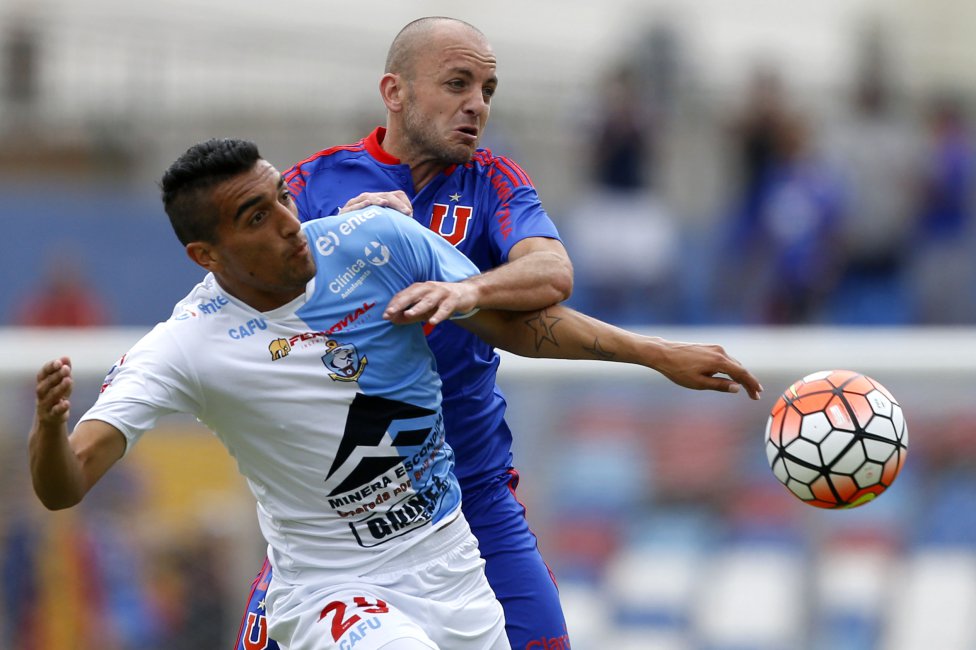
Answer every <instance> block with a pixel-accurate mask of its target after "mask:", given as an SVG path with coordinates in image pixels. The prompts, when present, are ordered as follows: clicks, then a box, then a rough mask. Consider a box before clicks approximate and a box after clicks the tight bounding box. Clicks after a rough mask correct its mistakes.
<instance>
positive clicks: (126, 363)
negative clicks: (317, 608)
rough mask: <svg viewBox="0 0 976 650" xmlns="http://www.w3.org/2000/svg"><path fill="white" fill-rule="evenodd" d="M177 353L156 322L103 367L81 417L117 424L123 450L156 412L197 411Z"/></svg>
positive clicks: (148, 426)
mask: <svg viewBox="0 0 976 650" xmlns="http://www.w3.org/2000/svg"><path fill="white" fill-rule="evenodd" d="M182 358H183V355H182V353H181V351H180V350H179V349H178V348H177V347H176V346H175V345H174V343H173V342H172V339H171V337H170V335H169V334H168V333H167V331H166V324H165V323H163V324H160V325H157V326H156V328H155V329H154V330H153V331H152V332H150V333H149V334H147V335H146V336H145V337H143V338H142V339H141V340H140V341H139V342H138V343H136V344H135V345H134V346H133V347H132V349H130V350H129V351H128V352H127V353H126V354H125V355H123V356H122V358H121V359H120V360H119V361H118V362H117V363H116V364H115V365H114V366H113V367H112V369H111V370H109V373H108V375H107V376H106V377H105V381H104V382H103V384H102V389H101V393H100V394H99V396H98V399H97V400H96V401H95V404H94V405H93V406H92V407H91V408H90V409H89V410H88V412H87V413H85V414H84V415H83V416H82V417H81V421H84V420H101V421H103V422H107V423H109V424H111V425H112V426H114V427H115V428H117V429H118V430H119V431H121V432H122V435H124V436H125V439H126V454H128V453H129V450H130V449H131V448H132V446H133V445H134V444H135V443H136V441H137V440H138V439H139V438H140V437H142V435H143V434H144V433H145V432H147V431H149V430H150V429H152V428H154V427H155V426H156V423H157V421H158V420H159V418H161V417H162V416H164V415H168V414H170V413H198V412H199V410H200V408H199V407H200V403H199V399H198V398H196V397H194V393H195V392H196V391H195V390H193V388H192V386H193V384H194V382H193V381H191V380H190V379H189V378H188V376H187V373H186V370H185V368H186V366H185V365H184V364H182V363H180V360H181V359H182Z"/></svg>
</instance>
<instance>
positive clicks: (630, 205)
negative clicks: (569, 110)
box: [561, 65, 678, 323]
mask: <svg viewBox="0 0 976 650" xmlns="http://www.w3.org/2000/svg"><path fill="white" fill-rule="evenodd" d="M597 96H598V97H599V101H600V104H599V107H598V108H599V115H598V117H597V120H596V123H595V125H594V126H593V127H592V129H591V140H590V148H589V152H588V153H589V159H590V162H591V164H592V181H591V184H590V187H588V188H587V189H586V190H585V192H584V194H583V196H582V197H581V198H580V199H579V200H578V201H576V203H575V208H574V209H573V212H572V213H571V214H570V215H569V217H570V219H569V222H568V224H567V225H566V226H561V230H562V231H564V232H563V234H564V236H565V239H566V242H567V244H566V245H567V248H568V249H569V251H570V253H571V254H572V256H573V263H574V266H575V267H576V281H575V282H576V284H575V288H574V297H573V304H576V305H579V306H580V308H582V309H584V310H585V311H587V312H588V313H591V314H592V315H594V316H596V317H598V318H603V319H605V320H608V321H612V322H617V323H621V322H628V323H652V322H660V321H662V320H671V318H672V317H673V314H674V309H675V301H676V299H677V289H676V286H675V283H674V282H673V278H672V275H673V273H674V262H675V254H676V249H677V238H678V234H677V230H676V228H675V224H674V220H673V217H672V215H671V213H670V211H669V210H668V209H667V207H666V206H665V205H664V204H663V203H662V202H661V201H660V200H659V199H658V198H657V197H656V196H655V194H654V193H653V191H652V189H651V186H652V182H651V178H652V170H653V161H654V138H653V115H652V111H651V110H650V108H649V107H648V105H647V102H646V101H644V96H645V89H644V88H643V86H642V83H641V82H640V77H639V76H638V75H637V73H636V71H635V70H634V69H633V67H631V66H628V65H624V66H621V67H619V68H617V69H615V70H614V71H613V72H611V74H610V75H609V76H608V77H607V78H606V79H605V80H604V84H603V92H601V93H598V95H597Z"/></svg>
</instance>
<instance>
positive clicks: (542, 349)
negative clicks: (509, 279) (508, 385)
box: [462, 305, 762, 399]
mask: <svg viewBox="0 0 976 650" xmlns="http://www.w3.org/2000/svg"><path fill="white" fill-rule="evenodd" d="M470 320H471V321H472V322H471V323H470V324H468V325H465V326H466V327H468V328H469V329H471V330H472V331H473V332H474V333H475V334H477V335H478V336H480V337H481V338H482V339H484V340H485V341H487V342H488V343H491V344H492V345H494V346H496V347H499V348H502V349H504V350H508V351H509V352H513V353H515V354H519V355H522V356H527V357H537V358H548V359H593V360H599V361H616V362H619V363H633V364H639V365H642V366H645V367H647V368H650V369H652V370H655V371H657V372H659V373H661V374H662V375H664V376H665V377H667V378H668V379H670V380H671V381H672V382H674V383H676V384H678V385H679V386H684V387H685V388H691V389H694V390H716V391H722V392H729V393H735V392H738V391H739V388H740V386H743V387H745V389H746V392H748V394H749V396H750V397H751V398H752V399H759V394H760V393H761V392H762V386H761V385H760V383H759V380H758V379H756V378H755V377H754V376H753V375H752V374H751V373H750V372H749V371H748V370H746V369H745V368H744V367H743V366H742V365H741V364H740V363H739V362H738V361H736V360H735V359H733V358H731V357H730V356H729V355H728V354H726V352H725V350H724V349H723V348H722V347H721V346H719V345H714V344H701V343H683V342H678V341H668V340H666V339H662V338H659V337H656V336H641V335H639V334H635V333H633V332H629V331H627V330H624V329H621V328H619V327H614V326H613V325H609V324H607V323H604V322H602V321H599V320H597V319H595V318H591V317H589V316H587V315H586V314H581V313H580V312H578V311H575V310H573V309H570V308H568V307H565V306H563V305H555V306H553V307H547V308H545V309H541V310H538V311H535V312H529V313H511V312H499V311H492V312H481V313H479V314H475V316H474V317H472V318H471V319H470ZM462 322H463V321H462Z"/></svg>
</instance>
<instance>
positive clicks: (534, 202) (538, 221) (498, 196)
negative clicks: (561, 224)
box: [488, 157, 560, 262]
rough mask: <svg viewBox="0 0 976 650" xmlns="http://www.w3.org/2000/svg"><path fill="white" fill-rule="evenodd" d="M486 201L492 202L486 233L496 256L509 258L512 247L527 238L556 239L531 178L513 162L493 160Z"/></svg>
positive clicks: (556, 235) (557, 235)
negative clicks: (491, 176) (491, 178)
mask: <svg viewBox="0 0 976 650" xmlns="http://www.w3.org/2000/svg"><path fill="white" fill-rule="evenodd" d="M491 186H492V187H491V190H489V191H488V200H489V201H491V202H493V205H492V210H493V214H492V218H491V219H490V221H489V225H488V236H489V240H490V242H491V246H492V248H493V249H494V252H495V255H496V256H497V259H499V260H501V261H502V262H507V261H508V254H509V252H510V251H511V250H512V247H513V246H514V245H515V244H517V243H518V242H520V241H522V240H523V239H528V238H529V237H546V238H548V239H557V240H559V239H560V237H559V231H558V230H557V229H556V225H555V224H554V223H553V222H552V219H550V218H549V215H548V214H546V211H545V209H544V208H543V207H542V201H541V200H540V199H539V193H538V192H536V189H535V187H534V186H533V185H532V182H531V180H529V178H528V176H527V175H526V174H525V172H524V171H522V169H521V168H520V167H519V166H518V165H517V164H516V163H514V162H513V161H511V160H509V159H507V158H504V157H498V158H496V159H495V164H494V170H493V180H492V182H491Z"/></svg>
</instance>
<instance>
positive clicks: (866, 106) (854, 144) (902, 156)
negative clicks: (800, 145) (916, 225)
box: [826, 30, 919, 324]
mask: <svg viewBox="0 0 976 650" xmlns="http://www.w3.org/2000/svg"><path fill="white" fill-rule="evenodd" d="M883 45H884V42H883V40H882V38H881V32H879V31H877V30H872V31H870V32H868V33H867V36H866V37H865V38H864V39H863V40H862V42H861V47H860V58H859V60H858V61H856V62H855V65H854V66H853V67H854V68H855V69H856V70H857V78H856V80H855V87H854V92H853V95H852V101H851V108H850V110H849V111H848V113H847V114H846V115H844V116H842V117H840V119H838V120H836V121H835V122H834V128H833V129H831V130H829V131H828V134H827V147H826V149H827V153H828V155H829V156H830V159H831V164H833V165H835V166H836V167H837V168H838V169H839V170H840V171H841V174H842V176H843V181H844V185H845V190H846V192H847V194H848V206H847V210H846V213H845V214H844V218H843V220H842V222H841V232H840V237H841V240H840V244H841V247H842V251H843V256H844V268H843V272H842V277H841V279H840V283H839V285H838V288H837V295H836V296H835V298H834V300H833V306H832V307H833V309H832V310H833V313H832V315H831V319H832V320H833V321H834V322H839V323H844V324H897V323H904V322H906V321H907V320H908V319H909V314H908V303H907V296H906V282H905V263H906V261H907V255H906V246H907V245H908V239H909V237H910V228H911V216H912V215H911V211H912V197H913V194H912V193H913V186H914V185H915V178H916V176H917V173H918V162H919V142H918V138H917V137H916V126H915V125H914V124H913V123H912V122H911V121H909V120H908V119H907V117H906V116H905V115H904V114H903V112H902V111H899V110H898V107H897V105H896V101H895V100H896V95H895V92H894V86H893V80H892V79H891V73H890V72H889V68H888V65H887V63H886V61H887V60H888V58H887V56H886V55H885V52H884V48H883Z"/></svg>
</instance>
